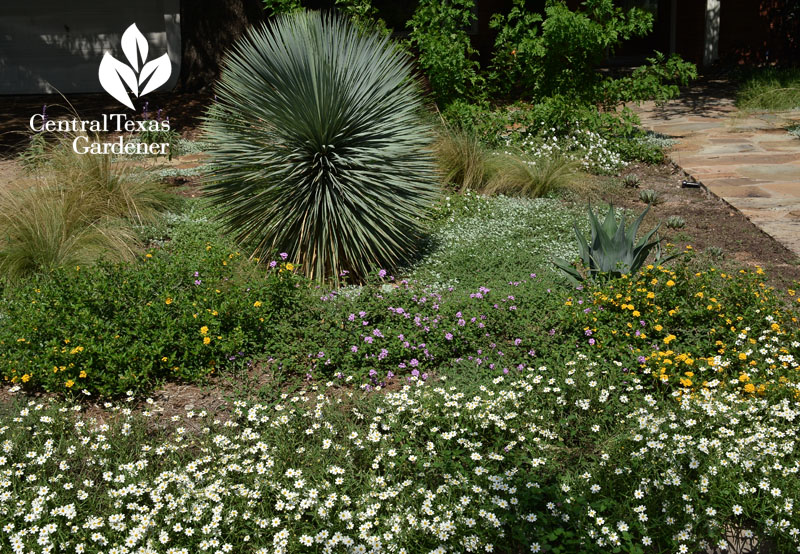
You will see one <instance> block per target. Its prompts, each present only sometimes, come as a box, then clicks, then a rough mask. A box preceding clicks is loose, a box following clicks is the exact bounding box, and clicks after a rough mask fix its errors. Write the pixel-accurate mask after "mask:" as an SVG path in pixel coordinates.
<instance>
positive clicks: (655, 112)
mask: <svg viewBox="0 0 800 554" xmlns="http://www.w3.org/2000/svg"><path fill="white" fill-rule="evenodd" d="M733 92H734V91H733V89H732V88H731V87H730V85H728V84H727V83H726V82H725V81H713V80H712V81H707V82H704V83H703V84H701V85H699V86H697V87H694V88H692V89H690V90H689V91H688V92H686V93H685V94H683V95H682V96H681V97H680V98H678V99H676V100H672V101H670V102H668V103H667V104H666V105H664V106H660V107H659V106H656V105H655V104H654V103H652V102H649V103H646V104H643V105H642V106H640V107H639V108H637V113H638V114H639V117H640V118H641V120H642V126H643V127H644V128H645V129H650V130H652V131H655V132H657V133H661V134H664V135H669V136H671V137H673V138H676V139H677V140H678V144H677V145H675V146H674V147H672V148H671V149H670V150H669V156H670V157H671V158H672V161H674V162H675V163H676V164H678V165H679V166H680V167H681V168H683V170H684V171H686V172H687V173H688V174H690V175H691V176H692V177H693V178H694V179H695V180H696V181H700V182H701V183H702V184H703V185H704V186H705V187H706V188H707V189H708V190H709V191H711V192H712V193H713V194H715V195H717V196H720V197H721V198H723V199H724V200H725V201H726V202H728V203H729V204H731V205H732V206H734V207H735V208H737V209H738V210H739V211H741V212H742V213H743V214H744V215H745V216H746V217H747V218H748V219H749V220H750V221H752V222H753V223H754V224H755V225H756V226H757V227H759V228H760V229H762V230H763V231H765V232H766V233H768V234H769V235H771V236H772V237H773V238H775V239H776V240H777V241H779V242H780V243H782V244H783V245H784V246H786V247H787V248H789V249H790V250H791V251H792V252H794V253H795V254H797V255H798V256H800V139H798V138H795V137H792V136H791V135H789V134H788V133H787V132H786V130H785V127H786V126H787V125H789V124H790V123H791V122H795V123H800V110H794V111H790V112H781V113H763V114H762V113H759V114H752V115H749V116H743V115H741V114H740V113H738V112H737V110H736V107H735V106H734V102H733Z"/></svg>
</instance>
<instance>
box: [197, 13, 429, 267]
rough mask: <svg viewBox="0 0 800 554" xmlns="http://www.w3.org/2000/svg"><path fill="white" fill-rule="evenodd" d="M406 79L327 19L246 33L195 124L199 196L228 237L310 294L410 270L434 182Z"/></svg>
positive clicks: (295, 17)
mask: <svg viewBox="0 0 800 554" xmlns="http://www.w3.org/2000/svg"><path fill="white" fill-rule="evenodd" d="M411 67H412V61H411V59H410V58H409V57H408V56H407V55H406V54H404V53H403V52H402V51H401V50H400V49H399V48H398V47H397V46H396V45H395V44H394V43H393V42H392V41H391V40H390V39H389V38H388V37H385V36H382V35H381V34H379V33H377V32H370V31H364V30H362V29H359V28H358V27H357V26H355V25H354V24H353V23H352V22H350V21H349V20H348V19H346V18H343V17H340V16H338V15H336V14H335V13H334V14H325V15H323V14H320V13H318V12H300V13H293V14H289V15H283V16H280V17H277V18H276V19H274V20H273V21H272V23H271V24H268V25H266V24H265V25H264V26H262V27H259V28H255V29H253V30H251V31H250V32H248V33H247V35H246V36H245V37H244V38H243V39H242V40H241V41H240V42H239V43H238V44H237V45H236V46H235V47H234V49H233V51H232V52H231V53H230V55H229V57H228V59H227V62H226V64H225V67H224V69H223V72H222V75H221V77H220V80H219V82H218V83H217V86H216V96H217V101H216V102H215V103H214V104H213V105H212V106H211V108H210V109H209V111H208V114H207V116H206V118H205V131H206V141H207V144H208V146H207V152H208V155H209V158H210V163H211V165H213V166H214V167H215V171H214V174H213V175H212V176H211V177H210V179H209V180H208V182H207V183H206V186H205V189H206V191H207V192H208V194H209V196H210V198H211V199H212V200H214V201H216V202H217V203H218V204H219V205H220V206H221V207H222V209H223V210H222V218H223V221H224V223H225V225H226V226H227V228H228V230H230V231H232V232H233V233H235V236H236V237H237V238H238V240H239V241H241V242H243V243H245V245H249V246H250V247H252V251H253V252H254V255H255V256H260V257H264V258H266V257H267V256H268V255H269V254H270V253H272V252H274V251H276V250H277V251H280V252H286V253H288V255H289V258H288V261H290V262H292V263H294V264H296V265H299V266H300V268H301V271H302V272H304V273H305V274H306V275H307V276H308V277H311V278H313V279H316V280H323V279H326V278H332V279H333V280H334V281H337V282H338V281H339V279H340V278H341V277H342V276H343V274H344V272H349V277H351V278H352V277H355V278H359V277H363V276H365V275H366V274H367V273H368V272H369V270H370V269H371V268H376V267H382V268H386V269H391V268H394V267H397V266H399V265H400V264H401V263H403V262H405V261H407V260H409V259H410V258H412V257H413V254H414V252H415V249H416V244H417V240H418V237H419V236H420V232H421V231H420V227H419V220H420V217H421V216H424V214H425V213H426V212H427V210H428V209H429V207H430V206H431V205H432V203H433V200H434V198H435V193H436V176H435V164H434V160H433V157H432V154H431V151H430V145H431V141H432V136H431V132H430V129H429V128H428V126H427V125H426V124H425V123H423V121H422V119H421V115H420V113H421V109H422V96H421V92H420V89H419V86H418V85H417V83H416V81H415V79H414V78H413V76H412V73H411Z"/></svg>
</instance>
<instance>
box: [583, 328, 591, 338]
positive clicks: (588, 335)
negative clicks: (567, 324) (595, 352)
mask: <svg viewBox="0 0 800 554" xmlns="http://www.w3.org/2000/svg"><path fill="white" fill-rule="evenodd" d="M583 334H584V335H586V336H587V337H591V336H592V330H591V329H586V331H584V333H583Z"/></svg>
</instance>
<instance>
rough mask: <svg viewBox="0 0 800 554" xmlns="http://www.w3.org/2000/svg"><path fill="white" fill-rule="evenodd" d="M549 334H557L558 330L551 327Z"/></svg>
mask: <svg viewBox="0 0 800 554" xmlns="http://www.w3.org/2000/svg"><path fill="white" fill-rule="evenodd" d="M549 334H550V336H551V337H552V336H553V335H555V334H556V330H555V329H550V331H549Z"/></svg>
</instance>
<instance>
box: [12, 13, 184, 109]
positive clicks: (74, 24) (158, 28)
mask: <svg viewBox="0 0 800 554" xmlns="http://www.w3.org/2000/svg"><path fill="white" fill-rule="evenodd" d="M133 23H135V24H136V26H137V27H138V28H139V30H140V31H141V32H142V34H143V35H144V36H145V37H146V38H147V40H148V43H149V53H148V59H154V58H156V57H158V56H161V55H163V54H164V53H165V52H166V53H167V54H169V58H170V61H171V62H172V73H171V76H170V80H169V81H168V82H167V83H166V84H165V85H164V86H163V87H162V88H161V89H160V90H168V89H170V88H172V87H173V86H174V85H175V83H176V82H177V79H178V75H179V74H180V56H181V43H180V1H179V0H132V1H130V2H124V1H123V2H108V1H107V0H96V1H89V0H68V1H65V0H23V1H18V0H14V1H7V0H3V1H2V2H0V94H41V93H51V92H58V91H60V92H63V93H68V92H100V91H102V90H103V89H102V88H101V86H100V82H99V80H98V78H97V72H98V67H99V65H100V60H101V59H102V58H103V53H104V52H109V53H111V54H112V55H113V56H114V57H116V58H117V59H120V60H124V59H125V56H124V54H123V53H122V50H121V48H120V37H121V36H122V33H123V32H124V31H125V30H126V29H127V28H128V27H129V26H130V25H131V24H133Z"/></svg>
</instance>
